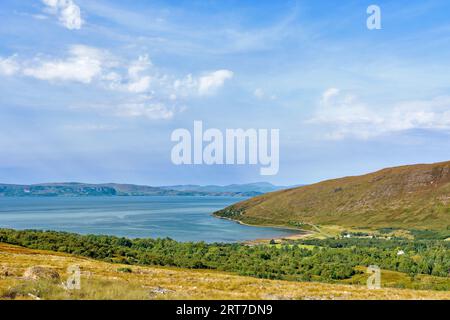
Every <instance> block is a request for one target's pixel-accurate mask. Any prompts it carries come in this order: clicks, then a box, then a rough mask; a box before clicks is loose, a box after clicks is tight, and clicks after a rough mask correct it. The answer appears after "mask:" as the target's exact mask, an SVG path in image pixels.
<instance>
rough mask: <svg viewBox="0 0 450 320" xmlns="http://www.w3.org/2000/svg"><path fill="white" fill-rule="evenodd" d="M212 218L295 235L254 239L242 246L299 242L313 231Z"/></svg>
mask: <svg viewBox="0 0 450 320" xmlns="http://www.w3.org/2000/svg"><path fill="white" fill-rule="evenodd" d="M211 215H212V216H213V217H215V218H218V219H223V220H228V221H231V222H234V223H237V224H240V225H243V226H247V227H257V228H274V229H282V230H291V231H295V232H296V233H295V234H292V235H290V236H285V237H272V238H258V239H254V240H246V241H243V242H242V243H244V244H248V245H256V244H267V243H269V242H270V241H272V240H274V241H275V242H276V243H279V242H281V241H282V240H299V239H302V238H304V237H306V236H309V235H311V234H313V233H314V232H313V231H310V230H304V229H298V228H293V227H288V226H279V225H264V226H261V225H256V224H249V223H245V222H242V221H239V220H234V219H231V218H227V217H220V216H216V215H215V214H214V213H213V214H211Z"/></svg>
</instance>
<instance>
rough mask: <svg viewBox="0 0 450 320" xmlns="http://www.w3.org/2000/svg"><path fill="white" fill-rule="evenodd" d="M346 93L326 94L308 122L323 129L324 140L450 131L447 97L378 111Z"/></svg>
mask: <svg viewBox="0 0 450 320" xmlns="http://www.w3.org/2000/svg"><path fill="white" fill-rule="evenodd" d="M377 110H378V111H374V108H373V106H372V107H370V106H369V105H368V104H366V103H364V102H361V101H359V99H358V98H357V97H356V96H354V95H352V94H349V93H342V92H341V91H340V90H338V89H335V88H331V89H328V90H326V91H325V92H324V93H323V95H322V99H321V102H320V105H319V107H318V109H317V111H316V114H315V116H314V117H313V118H312V119H310V120H309V121H307V122H308V123H310V124H318V125H321V126H323V127H324V128H325V130H326V131H327V133H326V134H325V136H324V137H325V138H327V139H332V140H341V139H344V138H357V139H369V138H373V137H376V136H380V135H383V134H390V133H395V132H401V131H406V130H413V129H424V130H444V131H450V97H449V96H443V97H437V98H433V99H430V100H422V101H404V102H401V103H398V104H394V105H392V106H391V107H390V108H384V109H381V108H378V109H377Z"/></svg>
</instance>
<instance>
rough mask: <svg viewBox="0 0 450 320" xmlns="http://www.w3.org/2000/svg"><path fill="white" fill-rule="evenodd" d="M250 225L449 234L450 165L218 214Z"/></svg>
mask: <svg viewBox="0 0 450 320" xmlns="http://www.w3.org/2000/svg"><path fill="white" fill-rule="evenodd" d="M216 215H218V216H222V217H227V218H231V219H235V220H239V221H242V222H245V223H251V224H263V225H285V226H286V225H291V226H292V225H295V224H298V223H308V224H322V225H340V226H345V227H372V228H373V227H376V228H381V227H396V228H405V229H435V230H443V229H448V228H450V161H448V162H443V163H436V164H425V165H412V166H403V167H396V168H389V169H384V170H381V171H378V172H374V173H370V174H367V175H363V176H357V177H346V178H341V179H335V180H329V181H324V182H320V183H317V184H313V185H309V186H305V187H300V188H295V189H290V190H283V191H279V192H274V193H269V194H265V195H262V196H259V197H256V198H252V199H250V200H247V201H244V202H241V203H238V204H236V205H234V206H231V207H229V208H226V209H225V210H222V211H219V212H218V213H216Z"/></svg>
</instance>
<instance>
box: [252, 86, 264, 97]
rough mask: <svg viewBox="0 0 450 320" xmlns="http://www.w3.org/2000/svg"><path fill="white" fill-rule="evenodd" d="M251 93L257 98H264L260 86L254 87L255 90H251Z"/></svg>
mask: <svg viewBox="0 0 450 320" xmlns="http://www.w3.org/2000/svg"><path fill="white" fill-rule="evenodd" d="M253 95H254V96H255V97H256V98H258V99H262V98H264V95H265V94H264V91H263V89H261V88H258V89H255V91H254V92H253Z"/></svg>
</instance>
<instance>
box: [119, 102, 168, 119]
mask: <svg viewBox="0 0 450 320" xmlns="http://www.w3.org/2000/svg"><path fill="white" fill-rule="evenodd" d="M174 114H175V113H174V111H173V110H171V109H169V108H167V107H166V106H165V105H164V104H162V103H153V102H150V103H145V102H141V103H129V104H124V105H121V106H119V107H117V109H116V111H115V115H116V116H121V117H131V118H136V117H145V118H148V119H150V120H159V119H163V120H167V119H171V118H172V117H173V116H174Z"/></svg>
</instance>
